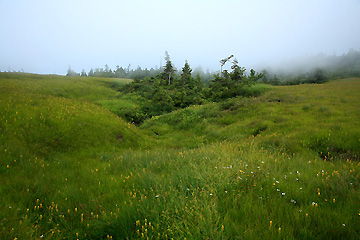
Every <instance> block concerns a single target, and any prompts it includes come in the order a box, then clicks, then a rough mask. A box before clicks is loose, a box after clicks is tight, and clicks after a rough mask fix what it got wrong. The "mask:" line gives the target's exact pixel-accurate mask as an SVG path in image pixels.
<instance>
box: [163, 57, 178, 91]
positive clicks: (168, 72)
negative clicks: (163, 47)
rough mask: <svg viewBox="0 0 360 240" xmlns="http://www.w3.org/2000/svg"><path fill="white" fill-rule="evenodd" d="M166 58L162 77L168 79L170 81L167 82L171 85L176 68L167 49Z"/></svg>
mask: <svg viewBox="0 0 360 240" xmlns="http://www.w3.org/2000/svg"><path fill="white" fill-rule="evenodd" d="M165 60H166V64H165V66H164V71H163V72H162V74H161V78H162V79H163V80H166V81H167V82H168V83H167V84H168V85H169V86H170V84H171V82H172V80H173V79H175V74H174V73H175V68H174V67H173V65H172V63H171V60H170V56H169V53H168V52H167V51H165Z"/></svg>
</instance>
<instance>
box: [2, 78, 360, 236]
mask: <svg viewBox="0 0 360 240" xmlns="http://www.w3.org/2000/svg"><path fill="white" fill-rule="evenodd" d="M127 81H128V80H114V79H103V78H99V79H97V78H81V77H74V78H66V77H59V76H41V75H27V74H26V75H23V74H21V75H19V74H5V73H0V93H1V94H0V159H1V165H0V181H1V183H2V184H1V187H0V199H1V201H0V238H1V239H15V238H18V239H39V238H44V239H64V238H65V239H106V238H110V239H111V238H112V239H171V238H173V239H185V238H186V239H358V238H359V237H360V227H359V226H360V207H359V204H358V203H359V201H360V191H359V189H360V188H359V187H360V181H359V176H360V175H359V171H360V164H359V153H360V130H359V129H360V121H359V119H360V101H359V100H360V95H359V94H358V93H359V91H360V79H345V80H339V81H334V82H329V83H326V84H322V85H299V86H286V87H272V88H270V89H268V90H267V92H266V93H265V94H264V95H262V96H260V97H257V98H236V99H230V100H228V101H226V102H222V103H208V104H205V105H202V106H193V107H189V108H186V109H183V110H179V111H176V112H172V113H169V114H166V115H162V116H158V117H153V118H152V119H150V120H147V121H146V122H145V123H144V124H143V125H142V126H141V127H140V128H138V127H135V126H134V125H132V124H129V123H126V122H124V121H123V120H121V119H120V118H118V117H117V116H116V115H114V114H113V113H111V112H110V111H109V110H107V109H106V108H108V109H110V110H111V111H113V112H115V111H117V110H118V108H119V106H120V107H121V106H122V104H124V105H126V104H130V103H128V102H124V100H123V99H121V98H120V97H121V96H119V93H117V92H116V91H115V90H114V89H115V88H114V85H115V86H116V85H119V84H123V83H126V82H127ZM111 108H112V109H111Z"/></svg>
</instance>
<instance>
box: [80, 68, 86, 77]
mask: <svg viewBox="0 0 360 240" xmlns="http://www.w3.org/2000/svg"><path fill="white" fill-rule="evenodd" d="M81 76H82V77H86V76H87V74H86V72H85V69H83V70H82V71H81Z"/></svg>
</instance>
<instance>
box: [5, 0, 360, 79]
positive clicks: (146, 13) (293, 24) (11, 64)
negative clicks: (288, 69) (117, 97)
mask: <svg viewBox="0 0 360 240" xmlns="http://www.w3.org/2000/svg"><path fill="white" fill-rule="evenodd" d="M350 48H353V49H359V48H360V0H337V1H335V0H252V1H239V0H238V1H236V0H222V1H219V0H216V1H215V0H181V1H178V0H174V1H172V0H153V1H149V0H131V1H130V0H127V1H122V0H118V1H116V0H101V1H100V0H51V1H49V0H0V71H8V70H16V71H18V70H20V69H24V71H25V72H33V73H42V74H48V73H55V74H66V71H67V69H68V67H69V66H71V68H72V69H73V70H75V71H76V72H81V70H82V69H83V68H84V69H85V70H86V71H87V72H88V71H89V70H90V69H91V68H94V69H95V68H102V67H104V65H105V64H108V65H109V67H110V68H111V69H115V66H116V65H119V66H122V67H127V66H128V65H129V64H131V68H136V67H137V66H141V67H142V68H151V67H154V68H155V67H156V66H157V67H159V65H160V64H162V65H164V64H165V60H164V52H165V51H168V52H169V55H170V58H171V60H172V62H173V63H174V65H175V67H176V68H178V69H180V68H181V67H182V66H183V65H184V62H185V60H188V62H189V64H190V66H191V67H192V68H196V67H197V66H199V65H201V66H202V67H203V69H204V70H206V69H207V68H209V69H210V70H211V71H216V70H218V69H219V60H220V59H222V58H225V57H227V56H229V55H230V54H234V55H235V57H236V58H237V59H238V61H239V64H240V65H241V66H244V67H246V68H248V69H249V68H250V67H255V69H256V70H257V71H260V70H261V69H257V68H256V67H257V66H258V67H259V66H260V65H261V66H265V65H270V66H271V65H272V64H275V63H278V62H286V61H289V59H293V58H297V57H306V56H312V55H316V54H318V53H320V52H321V53H325V54H329V55H332V54H337V55H341V54H342V53H344V52H345V53H346V52H347V51H348V50H349V49H350Z"/></svg>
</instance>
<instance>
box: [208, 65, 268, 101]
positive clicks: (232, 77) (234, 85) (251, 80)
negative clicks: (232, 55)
mask: <svg viewBox="0 0 360 240" xmlns="http://www.w3.org/2000/svg"><path fill="white" fill-rule="evenodd" d="M231 70H232V71H231V72H230V73H228V71H227V70H224V71H223V72H222V74H221V75H214V77H215V79H214V80H213V81H212V82H211V83H210V90H209V91H208V92H207V97H208V98H210V99H211V100H212V101H220V100H222V99H227V98H233V97H236V96H246V97H249V96H253V94H252V93H251V92H249V91H248V89H249V88H248V87H249V86H251V85H254V84H255V82H256V81H257V80H258V79H260V78H262V77H263V74H261V73H256V72H255V71H254V70H253V69H251V70H250V75H249V76H246V75H245V71H246V69H245V68H243V67H240V66H239V64H238V61H237V60H236V59H235V60H234V61H233V65H232V66H231Z"/></svg>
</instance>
